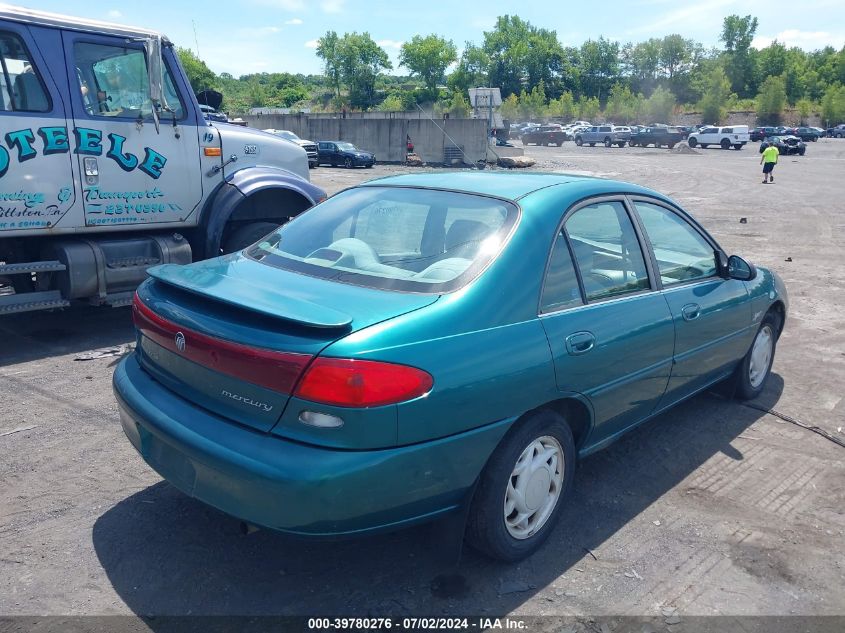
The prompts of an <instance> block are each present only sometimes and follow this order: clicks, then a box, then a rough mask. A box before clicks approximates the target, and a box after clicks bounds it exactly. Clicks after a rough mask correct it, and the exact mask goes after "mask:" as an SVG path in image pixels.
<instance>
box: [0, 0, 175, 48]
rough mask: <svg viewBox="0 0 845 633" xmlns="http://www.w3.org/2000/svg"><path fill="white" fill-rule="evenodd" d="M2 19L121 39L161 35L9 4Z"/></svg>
mask: <svg viewBox="0 0 845 633" xmlns="http://www.w3.org/2000/svg"><path fill="white" fill-rule="evenodd" d="M0 19H3V20H8V21H10V22H20V23H23V24H31V25H36V26H47V27H57V28H61V29H69V30H73V31H84V32H87V33H98V34H100V33H104V34H109V35H118V36H121V37H141V38H146V37H154V36H157V35H160V34H159V33H157V32H156V31H152V30H150V29H145V28H140V27H135V26H125V25H123V24H114V23H113V22H103V21H100V20H89V19H85V18H77V17H73V16H69V15H62V14H60V13H49V12H47V11H35V10H33V9H27V8H24V7H18V6H13V5H8V4H0ZM161 38H162V41H163V42H169V40H168V39H167V38H166V37H165V36H164V35H162V36H161Z"/></svg>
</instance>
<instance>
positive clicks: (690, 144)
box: [687, 138, 704, 147]
mask: <svg viewBox="0 0 845 633" xmlns="http://www.w3.org/2000/svg"><path fill="white" fill-rule="evenodd" d="M687 145H689V146H690V147H695V146H696V145H698V141H697V140H695V138H691V139H689V140H688V141H687ZM702 147H704V145H702Z"/></svg>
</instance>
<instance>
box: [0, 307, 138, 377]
mask: <svg viewBox="0 0 845 633" xmlns="http://www.w3.org/2000/svg"><path fill="white" fill-rule="evenodd" d="M0 337H2V338H3V346H2V350H0V367H3V366H6V365H13V364H15V363H24V362H28V361H33V360H40V359H42V358H49V357H51V356H60V355H64V354H73V353H77V352H87V351H90V350H92V349H103V348H109V347H117V346H120V345H122V344H124V343H130V342H132V341H133V340H134V338H135V335H134V332H133V329H132V312H131V309H130V308H128V307H124V308H109V307H93V306H90V307H89V306H74V307H72V308H68V309H66V310H56V311H52V312H23V313H20V314H12V315H9V316H4V317H0Z"/></svg>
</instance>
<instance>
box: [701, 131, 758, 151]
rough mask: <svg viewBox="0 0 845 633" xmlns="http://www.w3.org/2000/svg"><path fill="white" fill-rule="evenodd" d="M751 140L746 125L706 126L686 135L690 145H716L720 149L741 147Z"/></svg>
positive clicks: (703, 146) (704, 146)
mask: <svg viewBox="0 0 845 633" xmlns="http://www.w3.org/2000/svg"><path fill="white" fill-rule="evenodd" d="M750 140H751V134H750V133H749V132H748V126H747V125H730V126H726V127H717V126H712V125H711V126H708V127H704V128H702V129H700V130H699V131H698V132H693V133H692V134H690V135H689V137H687V143H689V146H690V147H695V146H696V145H701V147H702V148H706V147H708V146H709V145H718V146H719V147H721V148H722V149H730V148H731V147H733V148H734V149H742V148H743V147H744V146H745V145H746V143H748V142H749V141H750Z"/></svg>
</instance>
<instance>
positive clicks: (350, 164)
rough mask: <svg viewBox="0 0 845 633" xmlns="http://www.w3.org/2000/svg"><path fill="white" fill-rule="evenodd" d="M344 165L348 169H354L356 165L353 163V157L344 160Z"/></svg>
mask: <svg viewBox="0 0 845 633" xmlns="http://www.w3.org/2000/svg"><path fill="white" fill-rule="evenodd" d="M343 166H344V167H346V168H347V169H352V168H353V167H354V165H353V164H352V159H351V158H347V159H346V160H345V161H343Z"/></svg>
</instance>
